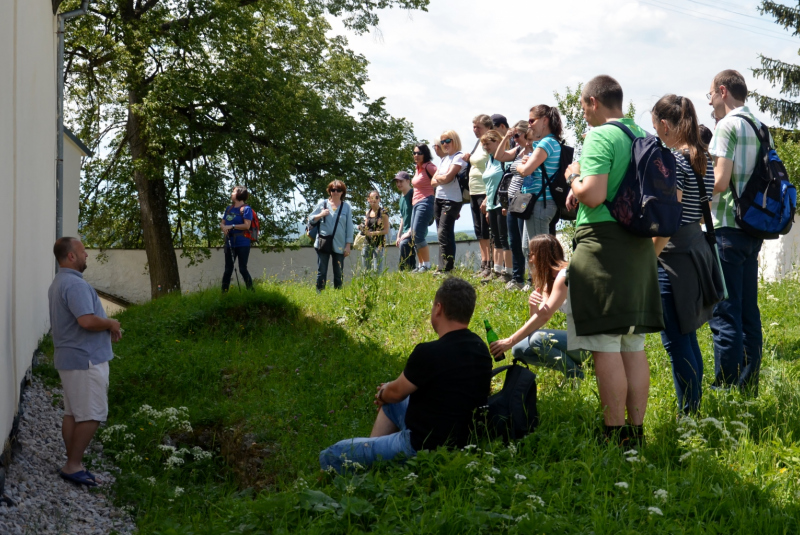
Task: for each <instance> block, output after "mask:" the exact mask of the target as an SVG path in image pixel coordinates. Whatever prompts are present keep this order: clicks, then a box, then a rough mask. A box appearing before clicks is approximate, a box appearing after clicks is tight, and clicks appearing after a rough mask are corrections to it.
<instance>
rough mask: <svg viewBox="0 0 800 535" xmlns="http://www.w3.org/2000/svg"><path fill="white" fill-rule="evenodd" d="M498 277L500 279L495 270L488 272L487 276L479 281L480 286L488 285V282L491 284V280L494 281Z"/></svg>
mask: <svg viewBox="0 0 800 535" xmlns="http://www.w3.org/2000/svg"><path fill="white" fill-rule="evenodd" d="M499 277H500V274H499V273H498V272H496V271H495V270H490V271H489V274H488V275H485V276H484V277H483V278H482V279H481V284H489V283H490V282H492V281H493V280H495V279H497V278H499Z"/></svg>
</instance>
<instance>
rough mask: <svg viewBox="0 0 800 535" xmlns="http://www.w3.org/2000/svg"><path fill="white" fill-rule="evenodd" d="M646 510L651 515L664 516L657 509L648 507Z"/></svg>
mask: <svg viewBox="0 0 800 535" xmlns="http://www.w3.org/2000/svg"><path fill="white" fill-rule="evenodd" d="M647 510H648V511H649V512H650V514H651V515H658V516H664V513H662V512H661V509H659V508H658V507H648V508H647Z"/></svg>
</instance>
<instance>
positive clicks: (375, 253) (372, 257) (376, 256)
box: [361, 243, 386, 273]
mask: <svg viewBox="0 0 800 535" xmlns="http://www.w3.org/2000/svg"><path fill="white" fill-rule="evenodd" d="M385 258H386V248H384V247H373V246H372V245H370V244H368V243H367V244H365V245H364V250H363V251H362V253H361V260H362V262H363V266H364V270H366V271H370V270H373V271H377V272H378V273H381V272H383V260H384V259H385Z"/></svg>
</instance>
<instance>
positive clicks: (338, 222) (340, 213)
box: [308, 180, 353, 292]
mask: <svg viewBox="0 0 800 535" xmlns="http://www.w3.org/2000/svg"><path fill="white" fill-rule="evenodd" d="M327 191H328V198H327V199H320V200H319V201H318V202H317V204H316V206H315V207H314V211H313V212H311V215H310V216H308V221H309V223H310V224H312V225H317V224H318V225H319V232H318V234H317V238H316V240H314V249H316V250H317V292H321V291H322V290H324V289H325V285H326V283H327V281H328V261H329V260H331V259H332V260H333V287H334V288H336V289H340V288H341V287H342V272H343V270H344V259H345V257H347V256H350V247H351V246H352V245H353V209H352V208H351V207H350V203H349V202H347V201H345V200H344V199H345V196H346V195H347V186H346V185H345V184H344V182H342V181H341V180H334V181H332V182H331V183H330V184H328V188H327Z"/></svg>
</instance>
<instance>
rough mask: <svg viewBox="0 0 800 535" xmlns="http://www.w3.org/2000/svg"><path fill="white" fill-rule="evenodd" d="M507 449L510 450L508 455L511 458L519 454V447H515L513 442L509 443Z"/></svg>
mask: <svg viewBox="0 0 800 535" xmlns="http://www.w3.org/2000/svg"><path fill="white" fill-rule="evenodd" d="M506 449H508V454H509V455H511V457H514V456H515V455H516V454H517V447H516V446H515V445H514V443H513V442H509V443H508V448H506Z"/></svg>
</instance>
